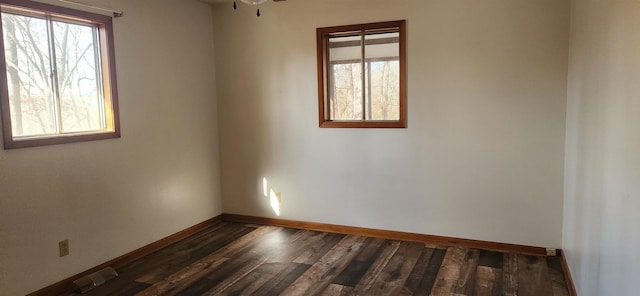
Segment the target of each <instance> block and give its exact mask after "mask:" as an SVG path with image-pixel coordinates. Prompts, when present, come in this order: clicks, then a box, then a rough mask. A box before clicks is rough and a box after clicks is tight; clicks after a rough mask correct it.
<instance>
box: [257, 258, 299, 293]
mask: <svg viewBox="0 0 640 296" xmlns="http://www.w3.org/2000/svg"><path fill="white" fill-rule="evenodd" d="M310 267H311V265H308V264H301V263H289V264H287V266H286V268H285V269H284V270H282V272H280V273H279V274H278V275H276V276H274V277H272V278H271V279H270V280H269V281H268V282H266V283H265V284H264V285H262V286H261V287H260V289H259V290H258V291H256V292H255V293H253V294H252V296H263V295H280V294H282V292H284V290H286V289H287V288H288V287H289V286H291V284H292V283H293V282H294V281H295V280H297V279H298V278H300V276H302V274H304V273H305V272H306V271H307V270H309V268H310Z"/></svg>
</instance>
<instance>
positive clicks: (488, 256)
mask: <svg viewBox="0 0 640 296" xmlns="http://www.w3.org/2000/svg"><path fill="white" fill-rule="evenodd" d="M503 256H504V253H501V252H495V251H488V250H480V259H479V260H478V265H479V266H487V267H493V268H497V269H502V259H503Z"/></svg>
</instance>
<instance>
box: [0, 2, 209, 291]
mask: <svg viewBox="0 0 640 296" xmlns="http://www.w3.org/2000/svg"><path fill="white" fill-rule="evenodd" d="M53 2H56V3H58V2H57V1H53ZM92 2H93V3H101V4H105V5H111V6H113V7H116V8H118V9H122V10H124V11H125V17H123V18H119V19H116V20H115V22H114V24H115V37H116V40H115V41H116V58H117V70H118V86H119V95H120V96H119V97H120V115H121V126H122V138H121V139H115V140H105V141H96V142H88V143H79V144H66V145H59V146H50V147H41V148H29V149H19V150H12V151H6V150H0V295H23V294H25V293H28V292H32V291H34V290H36V289H39V288H42V287H44V286H46V285H49V284H52V283H54V282H56V281H58V280H61V279H64V278H66V277H68V276H71V275H73V274H76V273H78V272H81V271H83V270H85V269H87V268H90V267H93V266H95V265H97V264H99V263H102V262H105V261H107V260H109V259H112V258H114V257H117V256H120V255H122V254H125V253H127V252H130V251H132V250H134V249H136V248H139V247H142V246H144V245H146V244H148V243H151V242H153V241H156V240H158V239H160V238H163V237H165V236H167V235H170V234H173V233H175V232H177V231H180V230H182V229H185V228H187V227H189V226H191V225H194V224H196V223H199V222H201V221H204V220H206V219H208V218H211V217H214V216H216V215H218V214H220V213H221V203H220V186H219V171H218V168H219V164H218V158H219V156H218V148H217V147H218V142H217V141H218V140H217V138H218V137H217V128H216V126H217V119H216V113H217V111H216V100H215V87H214V84H215V78H214V70H213V66H214V61H213V41H212V38H211V36H212V35H213V29H212V18H211V11H210V9H209V8H208V6H207V5H206V4H203V3H200V2H197V1H177V0H173V1H170V0H136V1H128V0H114V1H101V2H98V1H95V0H94V1H92ZM63 239H69V240H70V243H71V255H70V256H67V257H63V258H59V257H58V250H57V248H58V241H60V240H63Z"/></svg>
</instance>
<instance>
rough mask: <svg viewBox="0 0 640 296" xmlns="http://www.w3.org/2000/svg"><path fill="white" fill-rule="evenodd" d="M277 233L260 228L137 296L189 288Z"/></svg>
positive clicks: (270, 228)
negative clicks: (224, 263)
mask: <svg viewBox="0 0 640 296" xmlns="http://www.w3.org/2000/svg"><path fill="white" fill-rule="evenodd" d="M273 231H276V228H274V227H260V228H258V229H256V230H254V231H252V232H250V233H248V234H246V235H244V236H242V237H241V238H239V239H237V240H235V241H234V242H233V243H231V244H228V245H226V246H224V247H223V248H221V249H219V250H217V251H216V252H214V253H212V254H210V255H209V256H207V257H205V258H202V259H200V260H198V261H197V262H195V263H193V264H191V265H189V266H187V267H185V268H182V269H180V270H179V271H177V272H175V273H173V274H171V276H169V277H167V278H165V279H163V280H161V281H158V282H157V283H155V284H154V285H153V286H151V287H149V288H148V289H146V290H144V291H142V292H140V293H138V294H136V295H137V296H152V295H159V294H163V293H166V292H167V291H169V290H171V289H180V288H181V287H187V286H188V285H189V284H191V283H192V282H194V281H195V280H196V279H199V278H201V277H202V276H204V274H206V273H207V272H208V270H209V269H211V268H215V267H217V266H219V265H220V264H222V263H223V262H225V261H227V260H229V258H230V257H233V256H234V255H235V254H237V253H239V252H241V251H242V250H245V249H246V248H249V247H251V246H254V245H255V244H256V243H257V242H256V241H257V240H256V238H257V237H260V236H262V235H264V234H266V233H270V232H273Z"/></svg>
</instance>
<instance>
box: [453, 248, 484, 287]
mask: <svg viewBox="0 0 640 296" xmlns="http://www.w3.org/2000/svg"><path fill="white" fill-rule="evenodd" d="M479 260H480V250H478V249H471V250H469V251H467V253H466V254H465V258H464V263H463V264H462V268H461V269H460V276H459V278H458V281H457V283H456V285H455V287H454V289H453V292H454V294H462V295H471V293H472V292H473V288H475V276H476V270H477V268H478V261H479Z"/></svg>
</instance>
